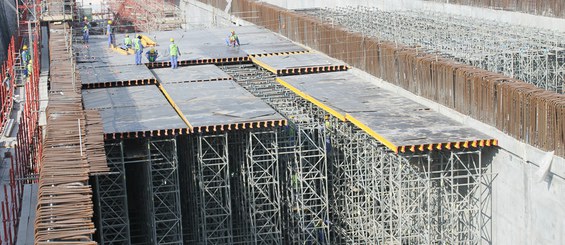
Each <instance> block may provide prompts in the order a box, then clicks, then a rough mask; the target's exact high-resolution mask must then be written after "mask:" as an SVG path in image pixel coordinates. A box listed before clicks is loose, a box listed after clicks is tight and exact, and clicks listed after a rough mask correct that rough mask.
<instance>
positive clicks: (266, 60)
mask: <svg viewBox="0 0 565 245" xmlns="http://www.w3.org/2000/svg"><path fill="white" fill-rule="evenodd" d="M253 60H254V62H255V63H257V64H259V65H260V66H262V67H264V68H266V69H267V70H270V71H271V72H275V73H276V72H277V71H281V70H288V69H300V68H306V67H335V66H346V64H345V63H344V62H342V61H340V60H336V59H334V58H330V57H328V56H326V55H324V54H321V53H303V54H289V55H275V56H263V57H255V58H254V59H253Z"/></svg>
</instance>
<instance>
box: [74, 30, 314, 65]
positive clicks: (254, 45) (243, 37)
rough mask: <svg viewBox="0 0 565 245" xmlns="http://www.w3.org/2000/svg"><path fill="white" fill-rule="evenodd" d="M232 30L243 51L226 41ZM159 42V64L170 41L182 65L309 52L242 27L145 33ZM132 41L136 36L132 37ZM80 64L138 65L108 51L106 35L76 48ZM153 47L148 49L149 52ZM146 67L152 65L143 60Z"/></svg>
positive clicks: (130, 57) (264, 32) (128, 57)
mask: <svg viewBox="0 0 565 245" xmlns="http://www.w3.org/2000/svg"><path fill="white" fill-rule="evenodd" d="M231 30H235V31H236V33H237V34H238V36H239V40H240V44H241V46H239V47H235V48H234V47H228V46H227V44H226V38H227V37H228V35H229V34H230V31H231ZM141 34H144V35H146V36H148V37H150V38H152V39H153V40H154V41H156V42H157V46H156V47H154V48H155V49H156V50H157V52H158V53H159V57H158V58H157V60H156V62H163V61H169V59H170V56H169V44H170V41H169V39H170V38H174V39H175V43H176V44H177V45H178V47H179V50H180V52H181V55H180V56H179V58H178V60H179V61H185V60H200V59H218V58H240V57H247V56H248V55H250V54H269V53H277V52H299V51H306V49H305V48H303V47H302V46H299V45H297V44H294V43H293V42H291V41H289V40H288V39H286V38H283V37H281V36H279V35H276V34H274V33H272V32H270V31H268V30H266V29H264V28H260V27H257V26H240V27H234V28H216V29H206V30H176V31H162V32H153V33H141ZM125 35H126V34H116V44H117V45H118V46H120V45H121V44H122V43H123V40H124V38H125ZM129 35H130V37H135V36H136V34H133V33H130V34H129ZM74 47H75V51H76V52H77V53H78V55H77V61H78V62H79V63H82V62H89V63H94V64H93V66H95V67H97V66H119V65H126V64H135V57H134V55H123V54H120V53H117V52H115V51H112V50H110V49H109V48H108V38H107V37H106V36H103V35H92V36H90V41H89V44H88V45H85V44H75V46H74ZM148 50H149V47H146V48H145V49H144V52H145V51H148ZM142 60H143V62H144V63H147V62H149V61H148V60H147V59H146V58H145V54H144V55H143V58H142Z"/></svg>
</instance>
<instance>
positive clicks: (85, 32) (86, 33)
mask: <svg viewBox="0 0 565 245" xmlns="http://www.w3.org/2000/svg"><path fill="white" fill-rule="evenodd" d="M89 37H90V30H89V28H88V25H84V27H83V28H82V40H83V41H84V43H88V38H89Z"/></svg>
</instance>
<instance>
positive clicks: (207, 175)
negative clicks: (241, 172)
mask: <svg viewBox="0 0 565 245" xmlns="http://www.w3.org/2000/svg"><path fill="white" fill-rule="evenodd" d="M197 137H198V139H197V147H198V164H197V166H198V167H197V168H198V182H199V184H200V188H201V190H200V210H201V212H200V232H201V233H202V238H203V239H204V243H205V244H233V236H232V235H233V233H232V210H231V197H230V173H229V161H228V159H229V156H228V134H227V133H223V134H216V135H202V134H201V135H198V136H197Z"/></svg>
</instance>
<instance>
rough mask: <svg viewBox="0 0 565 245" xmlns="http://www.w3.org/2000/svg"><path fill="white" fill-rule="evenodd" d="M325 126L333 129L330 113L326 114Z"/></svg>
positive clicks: (327, 128)
mask: <svg viewBox="0 0 565 245" xmlns="http://www.w3.org/2000/svg"><path fill="white" fill-rule="evenodd" d="M324 126H325V127H326V130H330V129H331V123H330V116H328V115H325V116H324Z"/></svg>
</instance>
